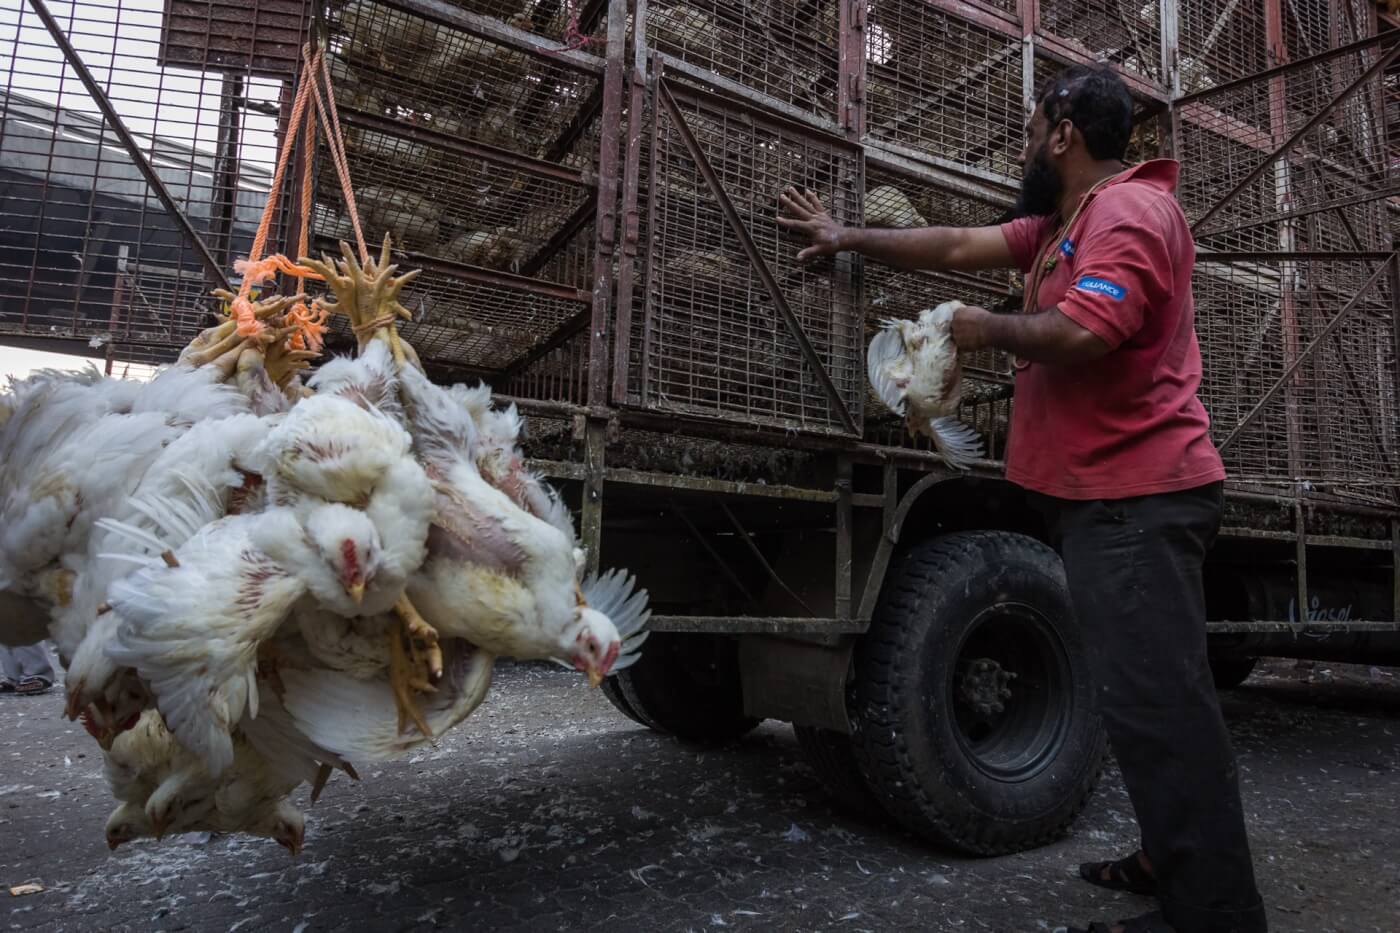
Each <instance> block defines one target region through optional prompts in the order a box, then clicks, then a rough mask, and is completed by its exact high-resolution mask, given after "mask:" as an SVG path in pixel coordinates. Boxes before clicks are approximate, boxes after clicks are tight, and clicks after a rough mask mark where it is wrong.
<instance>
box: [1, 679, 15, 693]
mask: <svg viewBox="0 0 1400 933" xmlns="http://www.w3.org/2000/svg"><path fill="white" fill-rule="evenodd" d="M13 689H15V682H14V681H13V680H11V679H10V678H8V677H0V693H9V692H10V691H11V690H13Z"/></svg>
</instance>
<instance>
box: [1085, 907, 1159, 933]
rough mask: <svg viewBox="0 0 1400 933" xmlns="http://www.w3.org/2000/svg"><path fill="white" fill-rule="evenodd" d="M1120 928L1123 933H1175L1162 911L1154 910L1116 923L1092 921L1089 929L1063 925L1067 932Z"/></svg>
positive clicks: (1102, 931) (1096, 932) (1097, 932)
mask: <svg viewBox="0 0 1400 933" xmlns="http://www.w3.org/2000/svg"><path fill="white" fill-rule="evenodd" d="M1114 927H1118V928H1120V929H1121V930H1122V931H1123V933H1175V931H1174V930H1172V928H1171V927H1170V926H1168V925H1167V921H1166V920H1164V919H1162V912H1161V911H1160V910H1154V911H1153V912H1152V913H1150V914H1143V915H1142V916H1141V917H1133V918H1132V919H1130V920H1119V921H1117V922H1115V923H1091V924H1089V926H1088V929H1081V928H1079V927H1063V928H1062V929H1064V930H1065V933H1113V928H1114Z"/></svg>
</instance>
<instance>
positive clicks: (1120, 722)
mask: <svg viewBox="0 0 1400 933" xmlns="http://www.w3.org/2000/svg"><path fill="white" fill-rule="evenodd" d="M1132 110H1133V102H1132V98H1131V96H1130V95H1129V93H1128V90H1127V88H1126V87H1125V86H1124V84H1123V82H1122V81H1121V80H1120V79H1119V78H1118V76H1117V75H1116V74H1115V73H1114V72H1113V71H1112V70H1111V69H1110V68H1108V67H1105V66H1075V67H1072V68H1070V69H1068V70H1066V71H1065V72H1063V73H1062V74H1060V75H1059V76H1057V77H1056V78H1055V79H1054V80H1052V81H1051V82H1050V83H1049V84H1048V85H1047V86H1046V87H1045V88H1044V89H1043V90H1042V91H1041V93H1040V94H1039V95H1038V98H1037V103H1036V107H1035V112H1034V113H1033V114H1032V116H1031V119H1030V122H1029V123H1028V124H1027V126H1026V145H1025V148H1024V150H1023V151H1022V153H1021V163H1022V167H1023V174H1022V184H1021V193H1020V198H1019V200H1018V203H1017V206H1016V211H1015V213H1016V214H1017V215H1018V216H1017V217H1016V219H1014V220H1012V221H1010V222H1009V223H1005V224H1001V225H997V226H991V227H975V228H954V227H928V228H920V229H908V230H884V229H858V228H849V227H843V226H841V225H839V224H837V223H835V222H834V221H833V220H832V218H831V216H830V215H829V214H828V213H827V211H826V210H825V209H824V208H823V207H822V205H821V203H820V201H819V200H818V199H817V198H816V197H815V196H814V195H812V194H811V193H810V192H806V191H801V192H799V191H797V190H795V189H788V190H787V192H786V193H785V194H784V195H783V197H782V202H783V206H784V210H785V214H784V215H783V216H780V217H779V222H780V223H781V224H782V225H784V226H785V227H787V228H789V229H791V230H794V231H797V232H799V233H801V234H803V235H805V236H806V237H807V238H808V239H809V240H810V245H809V246H808V247H807V248H805V249H804V250H802V252H801V253H800V254H799V257H800V258H801V259H803V260H810V259H813V258H817V257H820V256H830V255H833V254H835V253H837V252H841V251H851V252H856V253H860V254H863V255H865V256H868V257H870V258H871V259H874V260H876V261H878V262H882V263H885V264H888V265H891V266H895V267H897V268H902V269H933V270H937V269H956V270H967V271H971V270H978V269H996V268H1016V269H1020V270H1021V271H1022V272H1023V273H1024V274H1025V276H1026V286H1027V287H1026V299H1025V308H1024V313H1021V314H994V313H991V312H989V311H987V310H985V309H982V308H975V307H967V308H963V309H961V310H960V311H958V312H957V315H956V317H955V318H954V320H953V340H954V342H955V343H956V344H957V346H958V349H959V350H960V351H962V352H971V351H974V350H978V349H981V348H983V347H996V348H998V349H1001V350H1004V351H1007V352H1008V353H1010V354H1012V355H1013V357H1014V359H1015V365H1016V369H1017V374H1016V403H1015V406H1014V410H1013V414H1012V423H1011V432H1010V438H1009V441H1008V447H1007V453H1006V475H1007V478H1008V479H1009V480H1010V481H1011V482H1013V483H1016V484H1017V485H1019V486H1021V487H1023V488H1024V489H1025V490H1027V494H1028V497H1029V498H1030V499H1031V501H1032V503H1033V504H1034V506H1035V507H1036V508H1037V509H1038V510H1039V511H1040V512H1041V514H1042V515H1043V516H1044V518H1045V526H1046V533H1047V535H1048V537H1049V539H1050V541H1051V543H1052V544H1053V545H1054V546H1055V547H1056V549H1057V550H1058V551H1059V553H1060V556H1061V558H1062V559H1063V562H1064V567H1065V574H1066V578H1067V580H1068V583H1069V588H1070V593H1071V596H1072V598H1073V601H1074V606H1075V614H1076V616H1077V619H1078V623H1079V625H1080V626H1081V627H1082V628H1083V631H1084V633H1085V641H1086V643H1087V644H1088V645H1089V651H1090V665H1091V674H1092V676H1093V677H1094V678H1095V686H1096V687H1097V691H1096V692H1097V696H1098V700H1099V708H1100V713H1101V715H1102V717H1103V721H1104V725H1105V728H1106V729H1107V731H1108V736H1109V742H1110V744H1111V745H1112V747H1113V751H1114V754H1115V757H1116V758H1117V760H1118V763H1119V765H1120V767H1121V768H1122V771H1123V781H1124V783H1125V784H1126V785H1127V789H1128V795H1129V797H1130V798H1131V799H1132V803H1133V809H1134V810H1135V811H1136V815H1137V820H1138V826H1139V829H1140V831H1141V848H1140V850H1139V851H1137V852H1134V853H1132V854H1130V855H1128V856H1126V857H1124V858H1120V859H1117V860H1115V861H1105V862H1097V863H1089V864H1086V865H1081V866H1080V874H1081V876H1082V877H1083V878H1084V879H1085V880H1086V881H1088V882H1090V883H1092V884H1096V885H1100V886H1102V887H1106V888H1112V889H1116V890H1129V891H1133V892H1136V893H1141V894H1149V895H1152V896H1155V897H1156V898H1158V899H1159V901H1160V903H1161V910H1160V911H1155V912H1153V913H1150V914H1146V915H1144V916H1141V917H1135V918H1133V919H1130V920H1121V921H1118V922H1117V923H1114V924H1104V923H1094V924H1091V926H1090V927H1089V931H1090V933H1110V931H1111V933H1173V931H1174V933H1262V931H1265V930H1266V929H1267V923H1266V920H1265V914H1264V907H1263V903H1262V901H1261V899H1260V896H1259V892H1258V889H1257V888H1256V886H1255V881H1254V869H1253V864H1252V860H1251V856H1250V851H1249V842H1248V838H1247V835H1246V832H1245V825H1244V815H1243V812H1242V808H1241V805H1240V792H1239V780H1238V775H1237V772H1236V767H1235V759H1234V753H1233V751H1232V750H1231V747H1230V740H1229V736H1228V734H1227V733H1226V730H1225V724H1224V720H1223V718H1222V717H1221V713H1220V703H1219V699H1218V698H1217V696H1216V692H1215V687H1214V684H1213V682H1212V680H1211V674H1210V668H1209V667H1208V665H1207V662H1206V632H1205V618H1206V615H1205V613H1206V610H1205V595H1204V589H1203V585H1202V565H1203V563H1204V560H1205V555H1206V552H1207V550H1208V549H1209V548H1210V546H1211V544H1212V542H1213V541H1214V539H1215V536H1216V533H1217V531H1218V529H1219V526H1220V515H1221V508H1222V504H1223V503H1222V487H1223V481H1224V479H1225V469H1224V466H1223V464H1222V463H1221V460H1220V455H1219V453H1218V452H1217V451H1216V449H1215V446H1214V444H1213V443H1212V442H1211V439H1210V430H1209V429H1210V423H1209V420H1208V418H1207V416H1206V412H1205V409H1204V407H1203V406H1202V405H1201V402H1200V399H1199V398H1198V397H1197V389H1198V387H1199V385H1200V381H1201V354H1200V348H1199V346H1198V344H1197V340H1196V331H1195V326H1194V319H1195V305H1194V303H1193V301H1192V297H1191V272H1192V268H1193V266H1194V264H1195V247H1194V243H1193V241H1192V237H1191V230H1190V227H1189V225H1188V224H1187V222H1186V217H1185V215H1184V214H1183V213H1182V211H1181V207H1180V205H1178V204H1177V202H1176V199H1175V197H1174V194H1173V192H1174V191H1175V188H1176V182H1177V174H1178V165H1177V163H1176V162H1174V161H1172V160H1167V159H1156V160H1151V161H1148V162H1143V163H1141V164H1139V165H1134V166H1131V167H1130V166H1127V165H1126V164H1125V162H1124V156H1125V155H1126V152H1127V147H1128V138H1129V136H1130V134H1131V132H1132ZM945 297H953V296H939V300H940V301H941V300H943V299H944V298H945ZM1071 933H1073V928H1071ZM1081 933H1082V931H1081Z"/></svg>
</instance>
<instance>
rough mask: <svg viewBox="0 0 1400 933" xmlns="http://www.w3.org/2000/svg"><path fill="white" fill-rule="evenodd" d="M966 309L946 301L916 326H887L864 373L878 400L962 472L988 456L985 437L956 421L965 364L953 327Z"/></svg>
mask: <svg viewBox="0 0 1400 933" xmlns="http://www.w3.org/2000/svg"><path fill="white" fill-rule="evenodd" d="M962 306H963V305H962V302H959V301H947V302H944V303H943V304H941V305H939V306H937V307H936V308H931V309H929V310H926V311H924V312H922V313H921V314H920V315H919V319H918V321H886V322H884V330H882V331H881V332H880V333H879V334H877V335H876V336H875V338H874V339H873V340H871V341H870V348H869V350H868V352H867V354H866V374H867V376H868V377H869V379H870V386H871V388H872V389H874V390H875V394H876V395H877V396H878V397H879V399H880V401H882V402H883V403H884V404H885V406H886V407H887V408H889V409H890V411H892V412H894V413H895V414H897V415H902V416H903V417H904V419H905V423H906V425H907V426H908V428H909V430H910V432H911V433H916V434H923V435H925V436H926V437H928V438H930V439H931V440H932V441H933V445H934V448H935V449H936V450H937V451H938V453H939V454H940V455H941V456H942V457H943V460H944V462H945V463H947V464H948V465H949V466H951V467H953V468H954V469H958V470H965V469H967V468H968V467H969V466H970V465H971V463H972V461H973V460H977V459H979V458H981V457H982V456H983V452H984V448H983V445H982V439H981V437H979V436H978V434H977V432H976V431H974V430H973V429H972V428H971V427H969V426H968V425H966V424H963V423H962V422H961V421H959V420H958V419H957V417H956V415H957V411H958V404H959V402H960V401H961V399H962V365H961V363H960V361H959V359H958V348H957V347H956V346H954V345H953V338H952V322H953V313H954V312H955V311H956V310H957V309H958V308H961V307H962Z"/></svg>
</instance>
